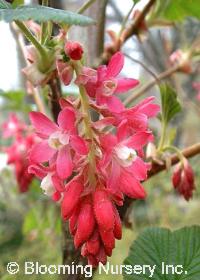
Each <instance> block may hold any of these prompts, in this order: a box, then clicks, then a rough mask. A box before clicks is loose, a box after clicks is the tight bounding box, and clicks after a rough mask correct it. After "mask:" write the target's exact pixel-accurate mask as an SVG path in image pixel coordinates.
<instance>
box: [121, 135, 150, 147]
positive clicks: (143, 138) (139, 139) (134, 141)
mask: <svg viewBox="0 0 200 280" xmlns="http://www.w3.org/2000/svg"><path fill="white" fill-rule="evenodd" d="M152 137H153V136H152V133H151V132H148V131H142V132H137V133H135V134H134V135H133V136H131V137H129V138H128V139H127V141H125V143H126V145H127V146H128V147H130V148H132V149H136V150H138V149H141V148H142V147H144V146H145V145H146V144H147V143H148V142H150V141H152Z"/></svg>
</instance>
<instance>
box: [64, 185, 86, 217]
mask: <svg viewBox="0 0 200 280" xmlns="http://www.w3.org/2000/svg"><path fill="white" fill-rule="evenodd" d="M82 191H83V185H82V184H80V183H79V182H77V181H73V182H70V184H68V185H67V186H66V191H65V193H64V198H63V201H62V204H61V212H62V217H63V219H64V220H68V219H69V218H70V217H71V215H72V214H73V211H74V209H75V207H76V205H77V203H78V201H79V198H80V195H81V193H82Z"/></svg>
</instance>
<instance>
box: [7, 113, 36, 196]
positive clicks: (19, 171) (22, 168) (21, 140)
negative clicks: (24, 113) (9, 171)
mask: <svg viewBox="0 0 200 280" xmlns="http://www.w3.org/2000/svg"><path fill="white" fill-rule="evenodd" d="M2 133H3V135H2V136H3V138H12V139H13V143H12V144H11V145H10V146H9V147H6V148H4V151H5V152H6V153H7V155H8V160H7V163H8V164H11V165H14V168H15V176H16V179H17V182H18V185H19V191H20V192H26V191H28V189H29V186H30V184H31V182H32V180H33V175H32V174H30V173H29V172H28V166H29V161H28V151H29V150H30V149H31V147H32V146H33V144H35V141H36V139H35V136H34V135H33V134H32V133H28V127H27V125H26V124H25V123H23V122H22V121H20V120H19V119H18V118H17V116H16V115H15V114H11V115H10V117H9V119H8V121H7V122H5V123H4V124H3V125H2Z"/></svg>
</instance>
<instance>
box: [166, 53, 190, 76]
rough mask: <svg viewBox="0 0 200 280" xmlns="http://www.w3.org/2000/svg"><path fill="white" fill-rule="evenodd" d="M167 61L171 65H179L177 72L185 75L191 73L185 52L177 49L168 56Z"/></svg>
mask: <svg viewBox="0 0 200 280" xmlns="http://www.w3.org/2000/svg"><path fill="white" fill-rule="evenodd" d="M169 60H170V62H171V64H172V65H176V64H179V65H180V68H179V71H181V72H183V73H186V74H190V73H191V72H192V66H191V62H190V60H189V55H188V53H187V52H183V51H182V50H179V49H178V50H176V51H174V52H173V53H172V54H171V55H170V57H169Z"/></svg>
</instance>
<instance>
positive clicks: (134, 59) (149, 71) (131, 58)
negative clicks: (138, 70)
mask: <svg viewBox="0 0 200 280" xmlns="http://www.w3.org/2000/svg"><path fill="white" fill-rule="evenodd" d="M124 55H125V56H126V57H128V58H129V59H130V60H132V61H133V62H136V63H138V64H140V65H141V66H142V67H143V68H144V69H145V70H146V71H147V72H148V73H149V74H150V75H152V76H153V77H154V79H155V80H156V81H157V80H158V77H157V76H156V74H155V73H153V72H152V71H151V70H150V69H149V68H148V67H147V66H146V65H145V64H144V63H143V62H141V61H140V60H138V59H136V58H133V57H132V56H130V55H129V54H127V53H124Z"/></svg>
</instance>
